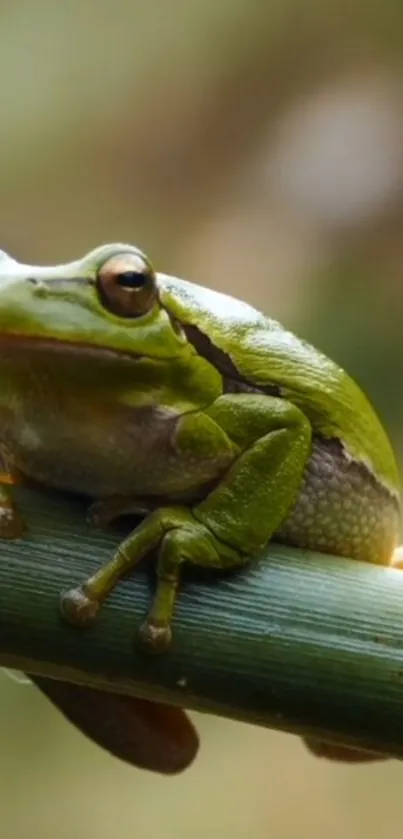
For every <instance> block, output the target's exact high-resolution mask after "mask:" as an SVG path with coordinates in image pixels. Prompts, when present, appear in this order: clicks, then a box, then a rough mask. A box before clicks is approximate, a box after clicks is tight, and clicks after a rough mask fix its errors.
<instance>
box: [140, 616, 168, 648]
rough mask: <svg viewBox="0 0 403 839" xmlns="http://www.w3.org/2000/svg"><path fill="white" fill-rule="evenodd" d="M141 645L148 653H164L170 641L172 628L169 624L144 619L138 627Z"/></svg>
mask: <svg viewBox="0 0 403 839" xmlns="http://www.w3.org/2000/svg"><path fill="white" fill-rule="evenodd" d="M139 638H140V643H141V646H142V647H143V648H144V649H145V650H147V652H149V653H157V654H158V653H164V652H165V651H166V650H167V649H168V648H169V647H170V646H171V641H172V629H171V627H170V625H169V624H160V625H158V624H157V623H156V622H153V621H150V620H146V621H144V623H143V624H142V625H141V627H140V631H139Z"/></svg>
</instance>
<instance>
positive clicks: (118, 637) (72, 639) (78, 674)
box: [0, 489, 403, 757]
mask: <svg viewBox="0 0 403 839" xmlns="http://www.w3.org/2000/svg"><path fill="white" fill-rule="evenodd" d="M16 495H17V501H18V502H19V505H20V508H21V509H22V512H23V514H24V516H25V519H26V522H27V527H28V531H27V535H26V536H25V538H24V539H23V540H18V541H15V542H5V541H3V542H1V543H0V665H1V666H5V667H10V668H16V669H19V670H23V671H25V672H28V673H33V674H36V675H41V676H48V677H51V678H55V679H62V680H66V681H70V682H74V683H76V684H81V685H88V686H91V687H96V688H99V689H101V690H108V691H116V692H118V693H123V694H129V695H135V696H139V697H143V698H146V699H151V700H154V701H163V702H167V703H170V704H173V705H180V706H183V707H185V708H189V709H195V710H199V711H205V712H209V713H214V714H219V715H224V716H228V717H232V718H234V719H239V720H243V721H246V722H251V723H255V724H258V725H262V726H268V727H272V728H276V729H279V730H284V731H291V732H295V733H298V734H302V735H306V736H314V737H316V738H320V739H325V740H328V741H330V742H341V743H344V744H346V745H350V746H356V747H360V746H361V747H362V748H366V749H372V750H375V751H383V752H387V753H388V754H390V755H392V756H396V757H403V707H402V706H403V574H402V573H401V572H400V571H396V570H392V569H386V568H382V567H378V566H371V565H369V564H365V563H360V562H355V561H352V560H343V559H340V558H334V557H329V556H327V557H325V556H321V555H319V554H313V553H310V552H306V551H298V550H294V549H288V548H285V547H282V546H279V545H275V544H271V545H270V546H269V548H267V549H266V550H265V551H264V552H263V554H262V555H261V556H260V557H258V558H257V559H255V560H253V561H252V562H251V563H250V564H249V565H248V566H246V567H245V568H244V569H242V571H239V572H236V573H232V574H226V575H221V574H218V573H216V574H214V575H211V576H208V577H205V576H204V575H201V574H200V575H199V574H197V575H190V574H189V575H188V574H185V579H184V581H183V585H182V587H181V588H180V591H179V594H178V600H177V607H176V612H175V620H174V625H173V630H174V641H173V645H172V649H171V651H170V652H168V653H166V654H164V655H161V656H150V655H147V654H146V653H144V652H143V651H142V650H141V649H140V648H139V646H138V645H136V642H135V639H136V632H137V630H138V628H139V626H140V623H141V621H142V620H143V618H144V615H145V612H146V608H147V604H148V602H149V597H150V593H151V587H152V585H153V579H152V574H149V572H148V569H150V570H151V567H152V566H151V563H149V564H148V566H147V567H146V568H142V569H139V570H136V571H135V572H134V573H133V574H132V575H130V577H129V578H128V579H126V580H123V581H122V582H120V583H119V584H118V586H117V587H116V589H115V591H114V592H113V594H112V595H111V596H110V598H109V599H108V602H107V603H105V604H104V606H103V608H102V609H101V611H100V614H99V617H98V620H97V621H96V623H95V624H94V626H93V627H91V628H90V629H87V630H79V629H74V628H73V627H71V626H68V625H67V624H66V623H64V621H63V620H62V619H61V617H60V613H59V607H58V601H59V595H60V593H61V591H63V590H65V589H67V588H70V587H71V586H72V585H75V584H77V583H79V582H80V581H81V580H82V579H83V578H84V577H85V576H86V575H87V574H88V572H91V571H92V570H94V569H95V568H97V567H98V566H99V564H100V562H103V561H105V560H106V559H107V558H108V557H109V556H110V554H111V551H113V549H114V548H115V547H116V545H117V543H118V541H119V539H120V538H121V535H122V533H121V532H116V531H115V530H114V531H110V532H108V533H105V532H100V531H98V530H95V529H94V528H92V527H90V525H88V524H87V523H86V521H85V510H84V508H83V506H82V504H81V502H80V501H79V500H76V499H71V498H68V499H65V498H64V497H62V496H55V495H54V494H51V493H47V492H44V493H42V492H37V491H35V492H33V491H28V490H20V489H19V490H18V491H17V493H16Z"/></svg>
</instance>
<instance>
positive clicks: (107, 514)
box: [87, 495, 160, 527]
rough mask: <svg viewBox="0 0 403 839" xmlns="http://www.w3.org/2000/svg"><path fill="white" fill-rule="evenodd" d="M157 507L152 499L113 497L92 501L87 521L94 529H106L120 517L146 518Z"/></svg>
mask: <svg viewBox="0 0 403 839" xmlns="http://www.w3.org/2000/svg"><path fill="white" fill-rule="evenodd" d="M158 506H160V504H159V503H158V502H157V501H155V502H153V500H152V499H142V498H136V499H133V498H126V497H125V496H120V495H114V496H112V497H111V498H102V499H100V500H98V501H94V503H93V504H91V506H90V508H89V510H88V512H87V521H88V523H89V524H93V525H95V527H107V526H108V525H109V524H111V522H113V521H114V520H115V519H118V518H120V517H121V516H146V515H148V514H149V513H151V512H153V510H155V509H156V507H158Z"/></svg>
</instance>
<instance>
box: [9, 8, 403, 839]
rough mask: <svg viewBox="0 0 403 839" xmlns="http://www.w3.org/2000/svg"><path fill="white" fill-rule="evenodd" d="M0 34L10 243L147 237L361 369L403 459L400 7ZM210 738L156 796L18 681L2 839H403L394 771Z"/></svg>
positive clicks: (55, 247)
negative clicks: (330, 762)
mask: <svg viewBox="0 0 403 839" xmlns="http://www.w3.org/2000/svg"><path fill="white" fill-rule="evenodd" d="M0 24H1V25H0V79H1V81H0V91H1V97H0V109H1V111H0V113H1V118H0V231H1V232H0V238H1V247H2V248H4V249H6V250H9V251H10V252H11V253H12V254H13V255H14V256H15V257H17V258H19V259H21V260H26V261H29V262H52V261H63V260H71V259H74V258H76V257H78V256H80V255H82V254H83V253H84V252H85V251H86V250H89V249H90V248H92V247H94V246H96V245H98V244H100V243H102V242H103V241H114V240H121V241H125V240H128V241H130V242H133V243H135V244H137V245H139V246H140V247H142V248H143V249H144V250H146V251H147V252H148V253H149V255H150V257H151V258H152V259H153V261H154V263H155V264H156V267H157V268H158V269H161V270H163V271H165V272H167V273H169V272H171V273H176V274H178V275H179V276H185V277H187V278H190V279H194V280H196V281H198V282H200V283H202V284H205V285H208V286H211V287H214V288H219V289H221V290H223V291H226V292H230V293H234V294H236V295H239V296H241V297H244V298H246V299H247V300H248V301H249V302H251V303H253V304H255V305H257V306H259V307H261V308H263V309H265V310H266V311H267V312H268V313H269V314H271V315H272V316H273V317H276V318H278V319H280V320H285V321H286V323H287V325H288V326H289V327H291V328H294V329H296V330H297V331H299V333H301V334H302V335H304V337H306V338H308V339H309V340H311V341H313V342H316V343H317V344H319V345H320V347H321V348H322V349H323V350H325V351H327V352H328V353H330V354H332V355H333V356H334V357H335V358H336V359H337V360H338V361H339V362H340V363H341V364H343V365H345V366H347V367H348V369H349V370H350V371H351V372H352V373H353V374H354V375H355V376H356V377H357V378H358V379H359V381H360V382H361V384H362V385H363V386H364V388H365V389H366V390H367V391H369V393H370V394H371V395H372V398H373V401H374V402H375V404H376V406H377V408H378V410H379V412H380V414H381V415H382V416H383V418H384V420H385V422H386V424H387V426H388V427H389V429H390V432H391V435H392V438H393V440H394V443H395V445H396V448H397V450H398V452H399V455H400V460H401V461H402V460H403V434H402V433H401V418H402V411H403V399H402V397H401V382H402V378H403V352H402V349H403V340H402V337H401V324H402V317H401V311H402V307H403V280H402V277H403V273H402V262H403V238H402V231H403V212H402V211H403V200H402V185H403V130H402V129H403V86H402V71H403V6H402V5H401V4H400V3H398V2H395V0H382V2H381V0H365V2H362V0H337V2H336V0H327V2H326V3H324V2H323V0H322V2H314V0H311V2H310V0H305V2H298V0H283V2H282V3H274V2H267V0H265V1H264V0H218V2H217V0H203V2H197V0H193V2H191V1H189V2H187V3H186V2H183V1H182V2H181V1H180V0H159V2H158V0H147V2H140V0H132V2H124V0H98V2H95V0H86V2H79V1H78V0H70V2H68V3H57V2H56V3H55V2H53V3H52V2H50V0H19V2H18V1H17V2H15V3H7V2H3V3H2V4H1V7H0ZM196 722H197V725H198V727H199V730H200V732H201V735H202V748H201V753H200V757H199V759H198V761H197V762H196V764H195V766H194V767H193V768H192V769H191V770H190V771H188V772H187V773H186V774H185V775H183V777H178V778H174V779H169V780H166V779H160V778H158V777H154V776H152V775H149V774H142V773H140V772H137V771H134V770H131V769H128V768H126V767H124V766H122V765H120V764H119V763H118V762H116V761H114V760H113V759H111V758H109V757H108V756H106V755H104V754H103V753H102V752H101V751H100V750H98V749H97V748H96V747H95V746H93V745H92V744H90V743H87V742H86V741H85V740H84V739H83V738H82V737H81V735H79V734H78V733H76V732H75V731H74V730H73V729H72V728H71V727H70V726H68V725H67V723H65V722H64V721H63V720H62V719H61V717H59V715H58V714H57V713H56V711H54V710H53V709H52V708H51V707H50V705H48V704H47V703H46V701H45V699H43V698H42V697H41V696H39V694H38V693H37V692H36V690H35V689H34V688H33V687H30V686H18V685H16V684H14V683H13V682H11V681H9V680H8V679H7V678H6V677H5V676H4V675H1V674H0V744H1V755H2V760H1V761H0V836H1V837H3V836H4V837H7V839H14V838H15V839H17V837H18V839H20V838H21V839H22V837H30V839H36V837H38V839H58V837H60V839H70V837H71V836H76V837H84V836H86V837H97V839H109V837H112V836H113V837H117V838H118V839H128V838H129V837H130V839H131V837H147V839H148V837H149V839H154V837H158V839H162V838H163V839H190V837H195V839H199V837H200V839H202V837H203V839H204V837H206V836H209V837H211V838H212V839H227V837H228V839H229V837H231V839H267V837H270V839H287V838H288V837H290V839H294V837H295V839H297V837H298V839H299V837H310V839H322V837H323V836H326V837H327V839H339V837H341V836H343V837H345V839H364V837H365V839H371V837H374V839H375V837H376V839H378V837H379V836H382V837H383V839H395V837H396V839H398V837H399V839H400V837H401V836H402V833H403V816H402V808H401V784H402V781H403V767H402V766H400V765H399V764H397V763H390V764H387V765H385V766H382V765H381V766H373V767H364V768H355V767H350V768H348V767H347V768H344V767H339V766H332V765H328V764H326V763H323V762H321V761H316V760H315V759H314V758H313V757H311V756H310V755H309V754H307V753H306V752H305V751H304V749H303V747H302V745H301V744H300V742H299V741H298V740H297V739H295V738H293V737H290V736H286V735H280V734H274V733H271V732H267V731H264V730H259V729H256V728H252V727H248V726H245V725H240V724H235V723H232V722H229V721H223V720H218V719H214V718H209V717H202V716H199V717H198V718H197V720H196Z"/></svg>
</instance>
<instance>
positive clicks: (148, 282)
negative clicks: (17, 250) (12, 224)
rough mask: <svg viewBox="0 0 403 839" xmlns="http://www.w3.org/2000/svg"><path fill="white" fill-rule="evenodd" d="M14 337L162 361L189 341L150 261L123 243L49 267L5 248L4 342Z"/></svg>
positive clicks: (1, 283)
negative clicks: (166, 303) (26, 261)
mask: <svg viewBox="0 0 403 839" xmlns="http://www.w3.org/2000/svg"><path fill="white" fill-rule="evenodd" d="M13 339H20V340H21V339H26V340H28V341H30V340H32V342H38V343H40V344H42V345H44V344H45V343H49V344H50V343H53V344H55V345H56V344H58V345H65V346H66V349H67V348H68V347H69V346H71V345H72V346H74V347H75V348H77V346H78V347H80V348H81V350H82V351H83V352H85V350H86V349H87V350H90V351H93V350H97V349H98V350H99V351H100V352H102V351H105V350H107V351H109V352H110V351H112V352H115V353H118V354H124V355H125V356H127V355H129V356H132V357H136V356H137V357H138V356H142V357H148V358H154V359H161V360H163V359H171V358H176V357H178V356H179V355H180V354H181V352H182V351H183V348H184V346H185V345H186V338H185V337H184V335H183V333H182V330H181V329H180V327H178V325H177V324H176V322H175V320H174V319H173V318H172V317H170V315H169V314H168V313H167V311H166V310H165V309H164V308H163V306H162V305H161V302H160V296H159V289H158V278H157V275H156V274H155V271H154V269H153V267H152V265H151V263H150V262H149V260H148V259H147V257H146V256H145V255H144V254H143V253H142V252H141V251H139V250H138V249H137V248H135V247H133V246H132V245H122V244H114V245H104V246H102V247H100V248H97V249H96V250H93V251H91V252H90V253H88V254H87V255H86V256H85V257H84V258H83V259H81V260H78V261H76V262H71V263H69V264H66V265H58V266H56V267H46V268H44V267H34V266H29V265H22V264H20V263H19V262H16V261H15V260H14V259H12V258H11V257H10V256H8V255H7V254H6V253H5V252H4V251H0V342H1V341H3V342H4V341H9V342H12V341H13Z"/></svg>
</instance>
